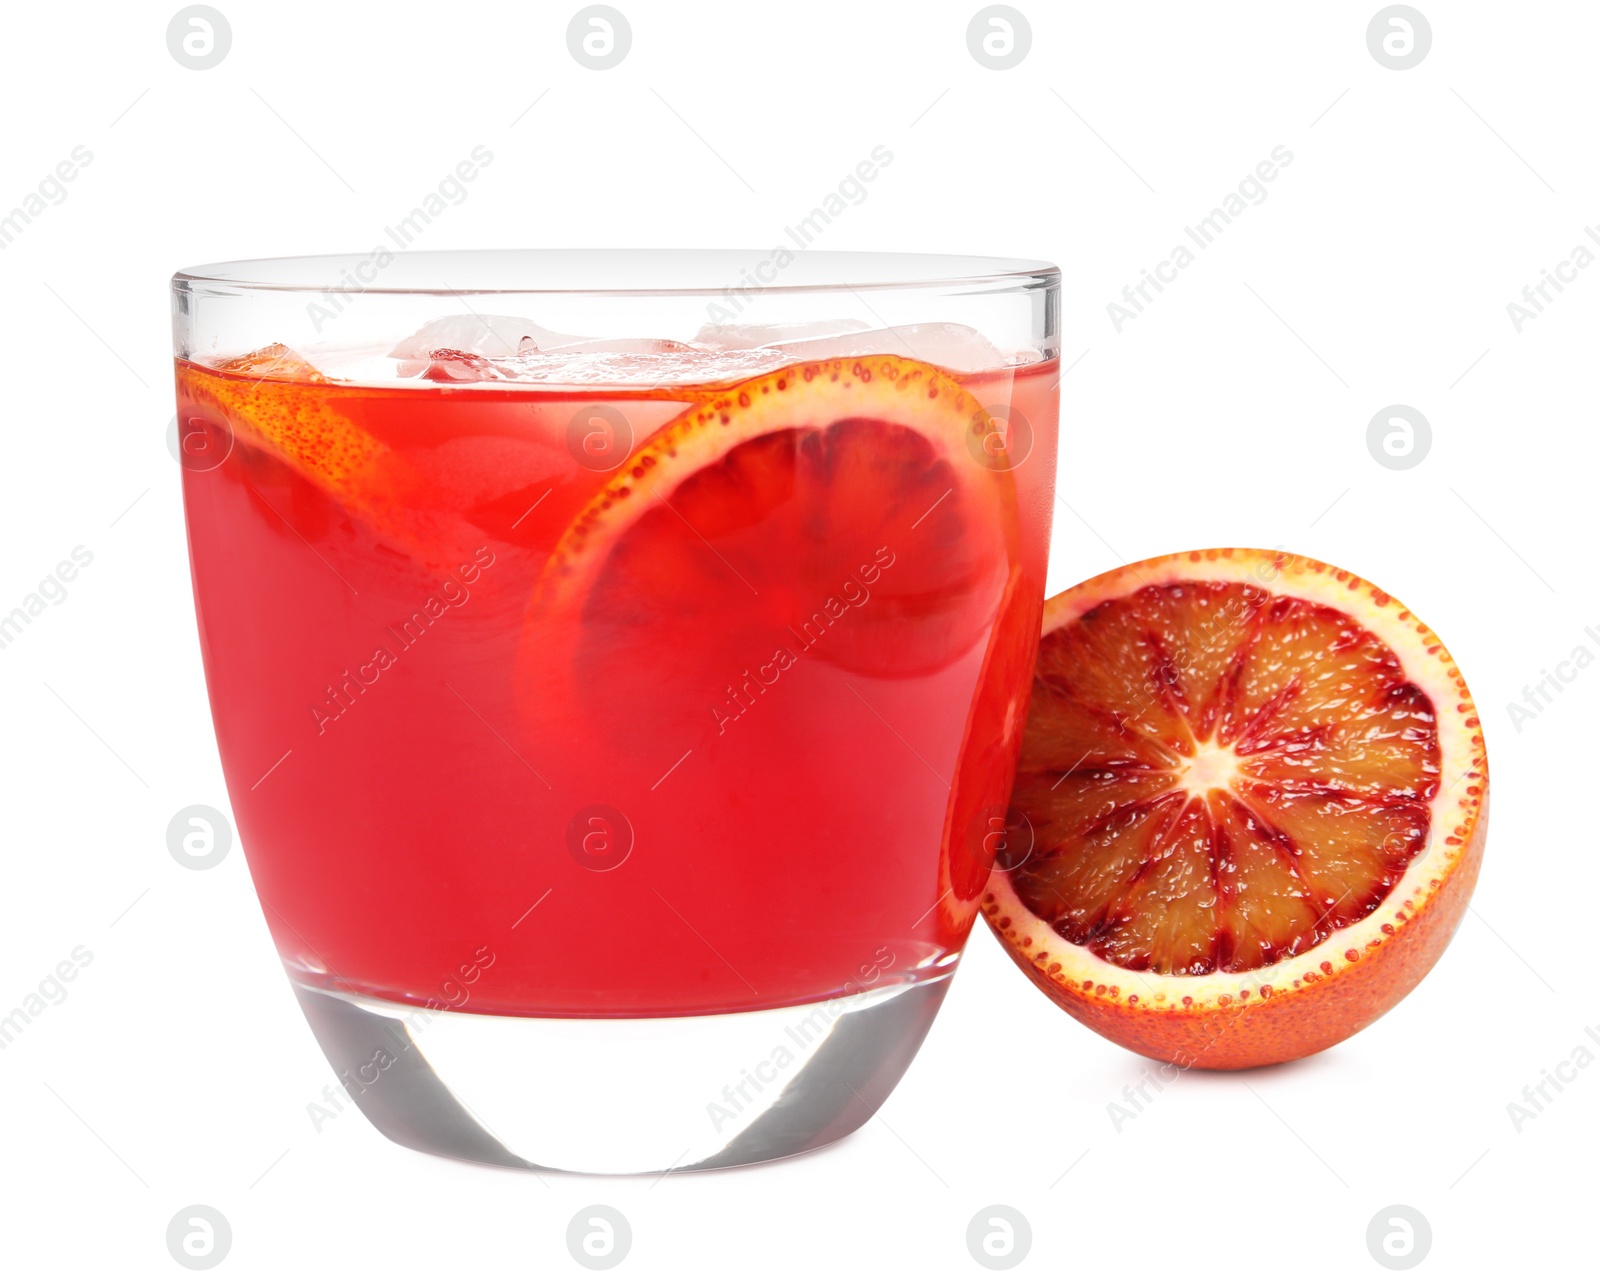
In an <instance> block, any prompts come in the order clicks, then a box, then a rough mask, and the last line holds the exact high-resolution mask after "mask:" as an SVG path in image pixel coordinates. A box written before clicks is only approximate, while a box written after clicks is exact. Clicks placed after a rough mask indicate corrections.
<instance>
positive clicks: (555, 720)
mask: <svg viewBox="0 0 1600 1276" xmlns="http://www.w3.org/2000/svg"><path fill="white" fill-rule="evenodd" d="M992 430H993V426H992V424H991V419H990V417H989V414H988V412H987V411H986V410H985V409H984V408H983V407H982V406H981V405H980V404H979V403H978V402H977V400H976V399H974V398H973V397H972V395H970V394H969V393H968V392H967V391H966V390H965V389H963V388H962V387H961V386H960V385H959V384H957V383H956V381H954V380H953V379H952V378H951V377H949V376H948V375H947V374H946V373H943V372H941V371H940V370H939V369H937V368H934V367H932V366H930V365H928V364H923V363H918V362H915V361H912V360H909V359H901V358H897V357H894V356H888V355H880V356H874V357H872V358H861V359H840V360H831V361H825V362H820V363H811V364H800V365H795V366H792V367H789V368H784V369H781V370H779V371H776V372H773V373H770V374H766V375H763V376H759V377H755V378H752V379H750V380H748V381H745V382H742V383H740V384H738V385H736V386H733V387H731V388H729V389H727V390H726V391H724V392H722V393H721V394H719V395H718V396H717V397H715V398H713V399H710V400H708V401H706V402H704V403H702V404H699V405H696V406H694V407H691V408H690V409H688V410H687V411H685V412H684V413H683V414H682V415H681V416H680V417H679V418H678V419H677V420H676V421H674V422H672V423H671V424H669V425H667V426H665V427H664V428H662V429H661V430H660V431H659V432H657V433H656V434H655V435H654V436H653V437H651V438H650V439H649V440H648V441H647V442H646V443H645V444H644V445H643V446H642V447H640V448H639V449H638V450H636V451H635V452H634V454H633V455H632V456H631V457H629V459H628V460H627V461H626V462H625V463H624V464H623V465H622V466H621V467H620V468H619V470H618V472H617V477H616V478H615V479H614V480H613V481H612V482H611V483H609V484H608V485H607V486H606V487H605V488H604V489H602V490H601V491H600V492H599V493H598V494H597V495H596V496H595V497H594V499H593V500H592V501H591V502H590V504H589V505H588V507H587V508H586V509H585V510H584V511H583V512H582V513H581V514H580V515H579V516H578V517H577V518H576V519H575V520H574V522H573V523H572V525H571V526H570V527H569V529H568V530H567V532H566V533H565V535H564V536H563V538H562V540H561V541H560V543H559V544H558V545H557V546H556V548H555V550H554V552H553V553H552V555H551V558H550V561H549V565H548V566H547V567H546V569H545V571H544V573H543V575H542V577H541V579H540V581H539V585H538V588H537V590H536V593H535V596H534V599H533V603H532V607H531V610H530V617H529V626H528V634H527V637H526V640H525V642H524V654H525V660H524V675H525V676H524V677H523V679H522V682H523V690H524V694H525V695H527V696H529V697H531V698H530V701H529V703H530V706H531V712H532V713H534V714H535V715H536V716H537V717H538V718H539V720H541V721H543V722H544V723H546V724H547V727H546V730H547V731H549V732H554V733H558V734H559V730H560V728H559V716H557V715H559V714H560V713H561V711H562V706H563V705H564V706H566V710H567V711H568V712H572V713H577V714H580V715H582V719H583V722H584V723H585V724H586V726H587V728H589V729H590V730H592V729H593V728H594V727H595V726H596V725H597V724H598V725H601V726H603V725H604V724H605V723H606V722H612V723H613V724H614V725H615V727H616V736H617V743H618V747H619V756H620V757H622V758H624V759H625V758H626V754H627V751H628V747H629V745H630V743H633V742H637V741H639V740H640V739H641V734H640V730H639V726H640V723H641V721H642V720H647V722H648V735H649V739H650V740H651V741H652V742H657V741H663V740H665V741H670V742H672V743H673V744H674V746H675V749H674V751H677V750H681V749H686V748H690V747H693V746H698V745H701V744H707V743H709V742H710V741H711V740H713V739H715V738H716V737H718V736H720V735H722V734H724V733H725V732H726V731H727V730H728V728H729V726H730V724H731V722H732V721H733V720H735V719H737V718H738V717H740V716H741V715H742V713H743V712H745V711H746V710H747V709H748V708H749V707H750V706H751V705H753V704H754V703H755V702H756V701H757V699H758V698H759V697H761V696H763V695H764V694H765V693H764V691H763V687H765V686H772V685H774V684H775V683H776V682H777V680H778V679H779V677H780V676H783V675H784V674H785V671H786V670H788V669H789V668H791V667H792V665H793V664H794V663H795V662H801V661H803V662H804V663H805V664H806V665H807V666H808V667H810V666H817V667H826V668H830V669H832V670H834V671H836V673H837V674H839V675H858V676H861V677H867V678H877V679H891V680H906V679H911V678H918V677H923V676H926V675H930V674H935V673H937V672H938V671H940V670H942V669H945V668H947V667H949V666H950V665H952V664H953V663H954V662H956V661H958V660H960V659H962V658H963V657H965V656H967V655H968V654H969V653H971V652H973V650H974V649H975V648H976V647H977V646H978V645H979V644H980V642H982V641H983V640H984V639H985V638H986V637H988V636H989V633H990V630H991V627H992V626H993V625H994V623H995V620H996V615H997V609H998V608H999V607H1000V605H1001V601H1002V597H1003V596H1004V595H1005V591H1006V586H1007V583H1008V581H1009V580H1010V579H1011V578H1012V575H1013V571H1014V567H1015V564H1016V562H1017V558H1018V551H1017V511H1016V501H1015V492H1014V487H1013V485H1012V483H1011V479H1010V475H1009V474H1008V473H1006V472H1005V471H1004V470H1003V469H998V470H997V469H994V468H990V467H986V466H984V465H982V464H978V463H976V462H975V461H974V454H973V452H972V450H971V440H972V439H975V438H982V437H983V436H984V435H985V433H986V432H992ZM1030 646H1031V642H1030ZM812 686H813V687H814V689H815V693H816V695H817V696H818V697H823V698H825V697H826V696H828V695H831V691H830V690H828V689H827V688H836V689H837V690H838V692H839V694H840V695H845V696H848V694H849V693H848V691H847V690H846V689H845V686H844V679H842V678H840V677H835V678H833V679H832V680H829V681H827V685H826V687H824V686H823V685H822V684H821V683H818V682H816V680H815V679H812ZM813 707H814V708H816V710H817V712H818V713H819V714H820V712H821V709H822V707H823V705H822V699H821V698H818V699H816V700H815V701H814V702H813ZM822 729H823V727H822V724H821V723H820V722H819V730H822ZM798 747H799V742H798V741H797V748H798ZM657 761H658V758H657V757H656V756H655V754H654V753H651V755H650V757H649V760H648V766H650V767H655V765H656V763H657ZM668 761H670V758H669V759H668ZM624 765H625V763H624ZM654 774H655V772H652V778H653V776H654Z"/></svg>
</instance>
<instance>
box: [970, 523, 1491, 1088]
mask: <svg viewBox="0 0 1600 1276" xmlns="http://www.w3.org/2000/svg"><path fill="white" fill-rule="evenodd" d="M1043 631H1044V636H1043V639H1042V642H1041V646H1040V649H1039V657H1038V662H1037V665H1036V668H1035V675H1034V685H1033V691H1032V701H1031V709H1030V712H1029V717H1028V723H1027V726H1026V730H1025V732H1024V739H1023V747H1022V758H1021V762H1020V765H1019V769H1018V772H1017V780H1016V786H1015V789H1014V792H1013V797H1012V815H1011V820H1012V822H1013V824H1017V825H1019V826H1020V825H1021V824H1023V823H1024V822H1026V823H1027V824H1029V825H1031V833H1032V837H1033V849H1032V851H1031V853H1030V855H1029V857H1028V858H1027V859H1026V860H1025V861H1024V862H1022V863H1020V864H1012V865H1011V866H1010V867H1009V868H997V869H996V870H995V872H994V873H993V874H992V876H991V877H990V881H989V885H988V890H987V892H986V893H985V895H984V899H983V905H982V907H983V912H984V914H985V916H986V917H987V918H988V920H989V922H990V925H991V926H992V928H993V929H994V931H995V933H996V934H997V935H998V936H999V937H1000V939H1001V941H1002V943H1003V944H1004V945H1005V947H1006V949H1007V951H1008V952H1009V953H1010V954H1011V956H1012V957H1013V959H1014V960H1015V961H1016V962H1017V964H1018V965H1020V966H1021V967H1022V968H1023V969H1024V970H1025V971H1027V973H1028V975H1029V976H1030V977H1031V978H1032V979H1033V981H1034V982H1035V983H1036V984H1038V985H1039V986H1040V987H1041V988H1043V989H1044V990H1045V991H1046V992H1047V993H1048V994H1049V995H1050V996H1051V997H1052V998H1053V999H1054V1000H1055V1001H1057V1002H1058V1003H1059V1004H1060V1005H1062V1006H1063V1007H1064V1008H1065V1009H1066V1010H1067V1011H1068V1012H1069V1013H1071V1014H1072V1015H1073V1016H1075V1017H1076V1018H1078V1019H1079V1020H1081V1021H1082V1022H1084V1023H1086V1024H1088V1025H1089V1026H1090V1027H1092V1028H1094V1029H1096V1030H1097V1031H1099V1032H1101V1033H1102V1034H1104V1035H1105V1036H1107V1037H1109V1038H1110V1039H1112V1040H1113V1041H1116V1042H1118V1043H1120V1044H1121V1045H1124V1046H1126V1047H1128V1048H1129V1049H1132V1050H1136V1051H1138V1052H1139V1053H1141V1054H1145V1055H1149V1056H1151V1057H1153V1058H1158V1059H1162V1060H1165V1061H1169V1062H1172V1063H1175V1064H1178V1065H1179V1066H1181V1067H1202V1068H1245V1067H1253V1066H1256V1065H1259V1064H1266V1063H1274V1062H1281V1061H1283V1060H1288V1059H1295V1058H1300V1057H1302V1056H1304V1055H1308V1054H1311V1053H1313V1052H1315V1051H1318V1050H1322V1049H1325V1048H1326V1047H1328V1046H1330V1045H1333V1044H1335V1043H1336V1042H1338V1041H1341V1040H1343V1039H1344V1038H1346V1037H1348V1036H1349V1035H1350V1034H1352V1033H1354V1032H1356V1031H1358V1030H1359V1029H1361V1028H1363V1027H1365V1026H1366V1025H1367V1024H1369V1023H1371V1022H1372V1020H1374V1019H1376V1018H1377V1017H1378V1016H1379V1015H1381V1014H1383V1013H1384V1012H1385V1011H1387V1010H1389V1009H1390V1008H1391V1007H1392V1006H1393V1005H1394V1004H1395V1003H1396V1002H1398V1001H1399V1000H1400V999H1401V998H1402V997H1404V996H1405V994H1406V993H1408V992H1409V991H1410V990H1411V989H1412V988H1413V987H1415V985H1416V984H1417V982H1418V981H1419V980H1420V979H1421V978H1422V977H1423V975H1425V974H1426V973H1427V972H1428V970H1429V969H1431V968H1432V966H1433V964H1434V962H1435V961H1436V960H1437V959H1438V957H1439V955H1440V953H1441V952H1442V951H1443V950H1444V947H1445V945H1446V944H1447V943H1448V942H1449V939H1450V936H1451V935H1452V934H1453V933H1454V931H1455V928H1456V926H1457V925H1458V924H1459V922H1460V920H1461V917H1462V915H1463V913H1464V911H1465V909H1466V906H1467V902H1468V899H1469V897H1470V895H1471V892H1472V887H1473V884H1474V882H1475V881H1476V878H1477V873H1478V865H1479V861H1480V859H1481V857H1482V853H1483V844H1484V837H1485V834H1486V831H1487V825H1488V820H1487V805H1488V791H1489V777H1488V766H1487V761H1486V758H1485V754H1484V746H1483V735H1482V729H1481V726H1480V724H1479V720H1478V716H1477V711H1476V709H1475V708H1474V706H1473V703H1472V698H1471V696H1470V695H1469V694H1468V691H1467V687H1466V683H1465V681H1464V680H1463V678H1462V676H1461V673H1460V670H1459V669H1458V668H1457V666H1456V663H1455V661H1454V660H1453V659H1452V658H1451V656H1450V654H1449V653H1448V652H1447V651H1446V650H1445V648H1444V645H1443V644H1442V643H1441V642H1440V641H1439V639H1438V638H1437V636H1436V635H1435V634H1434V633H1433V632H1432V631H1431V630H1430V629H1429V628H1428V627H1427V626H1426V625H1424V624H1423V623H1421V622H1420V621H1419V620H1418V619H1417V618H1416V617H1415V616H1414V615H1413V614H1412V613H1411V612H1410V611H1408V610H1407V609H1406V608H1405V607H1403V606H1402V605H1401V604H1400V603H1399V602H1397V601H1396V600H1395V599H1394V598H1392V597H1391V596H1390V595H1389V594H1387V593H1385V592H1384V591H1382V590H1380V589H1377V588H1375V587H1374V586H1372V585H1370V584H1368V583H1367V582H1366V581H1364V580H1361V579H1360V578H1359V577H1357V576H1355V575H1353V574H1351V573H1350V572H1346V571H1341V570H1339V569H1337V568H1334V567H1330V566H1328V565H1327V564H1325V563H1320V562H1316V561H1315V560H1312V559H1308V558H1302V557H1299V556H1296V555H1292V554H1286V553H1281V552H1277V551H1268V550H1241V549H1231V550H1230V549H1223V550H1205V551H1195V552H1191V553H1184V554H1173V555H1168V556H1166V557H1162V558H1154V559H1150V560H1147V561H1145V562H1141V563H1135V564H1133V565H1131V566H1128V567H1125V568H1119V569H1117V570H1115V571H1112V572H1108V573H1106V574H1105V575H1102V576H1097V577H1095V578H1094V579H1093V580H1089V581H1086V582H1084V583H1083V584H1081V585H1078V586H1076V587H1075V588H1073V589H1070V590H1068V591H1067V592H1065V593H1063V594H1061V595H1059V596H1057V597H1056V598H1053V599H1051V600H1050V601H1049V602H1048V603H1046V605H1045V614H1044V624H1043Z"/></svg>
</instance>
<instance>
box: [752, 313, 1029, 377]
mask: <svg viewBox="0 0 1600 1276" xmlns="http://www.w3.org/2000/svg"><path fill="white" fill-rule="evenodd" d="M767 348H768V349H773V350H781V351H783V352H784V353H785V354H787V355H790V356H792V357H793V358H795V359H806V360H810V359H852V358H855V357H856V356H858V355H864V354H895V355H900V356H902V357H903V358H907V359H916V360H919V361H920V362H922V363H931V364H934V365H935V366H937V367H941V368H948V369H949V370H950V371H951V372H984V371H987V370H989V369H991V368H1001V367H1005V366H1007V365H1008V364H1009V363H1010V360H1009V359H1008V358H1007V357H1006V356H1005V355H1004V354H1002V353H1001V352H1000V350H999V349H998V348H997V347H996V346H995V345H994V343H993V342H991V341H990V340H989V339H988V338H987V337H985V336H984V335H983V334H982V333H981V332H978V331H977V330H976V329H974V328H968V327H967V326H966V325H965V324H959V323H908V324H902V325H900V326H899V327H896V328H872V329H869V330H863V331H861V332H852V333H846V334H842V335H838V336H831V337H815V338H812V339H810V340H805V341H782V342H778V343H777V344H775V345H772V346H769V347H767Z"/></svg>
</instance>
